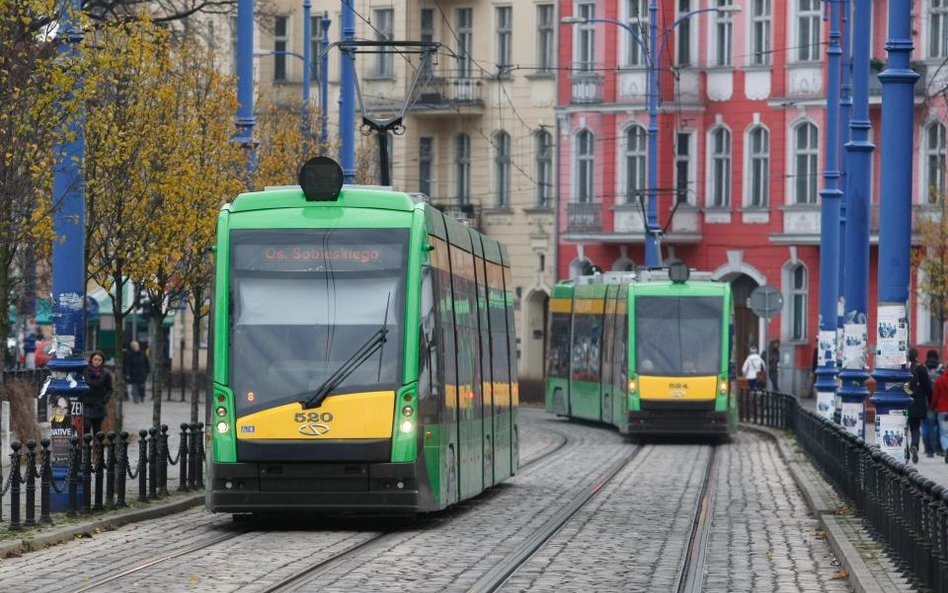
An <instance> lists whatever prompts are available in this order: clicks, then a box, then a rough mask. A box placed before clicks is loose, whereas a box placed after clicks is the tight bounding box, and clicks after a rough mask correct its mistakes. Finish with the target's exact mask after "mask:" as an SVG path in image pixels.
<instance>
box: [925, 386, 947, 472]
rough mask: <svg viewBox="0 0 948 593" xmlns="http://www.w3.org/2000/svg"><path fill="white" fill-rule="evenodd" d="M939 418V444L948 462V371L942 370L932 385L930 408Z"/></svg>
mask: <svg viewBox="0 0 948 593" xmlns="http://www.w3.org/2000/svg"><path fill="white" fill-rule="evenodd" d="M929 409H930V410H933V411H934V412H935V417H936V418H937V419H938V428H939V439H940V442H939V445H940V446H941V450H942V451H945V463H948V373H946V372H944V370H942V372H941V373H939V375H938V377H937V378H936V379H935V385H934V386H932V404H931V407H930V408H929Z"/></svg>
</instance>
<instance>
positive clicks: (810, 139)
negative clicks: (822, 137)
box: [793, 123, 819, 204]
mask: <svg viewBox="0 0 948 593" xmlns="http://www.w3.org/2000/svg"><path fill="white" fill-rule="evenodd" d="M817 134H818V132H817V130H816V126H815V125H814V124H812V123H804V124H800V125H799V126H797V128H796V130H794V133H793V160H794V171H793V179H794V184H793V199H794V200H793V201H794V202H795V203H797V204H816V197H817V195H818V194H817V187H816V186H817V182H818V181H819V175H818V171H817V163H818V160H819V152H818V151H819V149H818V146H817V144H818V136H817Z"/></svg>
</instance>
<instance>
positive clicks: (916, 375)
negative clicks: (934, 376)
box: [908, 348, 932, 463]
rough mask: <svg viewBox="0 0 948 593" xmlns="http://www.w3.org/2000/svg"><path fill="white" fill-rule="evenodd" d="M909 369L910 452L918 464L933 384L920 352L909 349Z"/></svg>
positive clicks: (913, 460) (914, 461)
mask: <svg viewBox="0 0 948 593" xmlns="http://www.w3.org/2000/svg"><path fill="white" fill-rule="evenodd" d="M908 361H909V367H910V369H911V372H912V378H911V379H910V380H909V383H908V393H909V394H910V395H911V396H912V403H910V404H909V407H908V426H909V432H910V433H911V435H912V440H911V445H910V449H909V452H910V453H911V456H912V462H913V463H918V441H919V440H920V437H921V426H922V422H923V421H924V420H925V419H926V418H927V417H928V408H929V405H930V403H931V399H932V383H931V379H929V378H928V369H927V368H925V365H923V364H920V363H919V362H918V350H917V349H915V348H909V351H908Z"/></svg>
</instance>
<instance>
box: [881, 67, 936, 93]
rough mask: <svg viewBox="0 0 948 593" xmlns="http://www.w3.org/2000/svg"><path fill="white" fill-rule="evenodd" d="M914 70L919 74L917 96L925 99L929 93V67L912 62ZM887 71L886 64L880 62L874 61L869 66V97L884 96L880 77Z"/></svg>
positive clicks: (916, 85) (916, 84) (916, 87)
mask: <svg viewBox="0 0 948 593" xmlns="http://www.w3.org/2000/svg"><path fill="white" fill-rule="evenodd" d="M909 67H910V68H912V70H915V71H916V72H918V76H919V78H918V82H916V83H915V96H916V97H924V96H925V94H926V92H927V91H928V77H927V76H926V75H927V74H928V67H927V66H926V65H925V64H924V63H923V62H912V63H911V64H910V66H909ZM884 70H885V64H884V63H883V62H881V61H878V60H873V61H872V62H871V63H870V64H869V96H870V97H881V96H882V82H881V81H880V80H879V78H878V75H879V74H882V72H883V71H884Z"/></svg>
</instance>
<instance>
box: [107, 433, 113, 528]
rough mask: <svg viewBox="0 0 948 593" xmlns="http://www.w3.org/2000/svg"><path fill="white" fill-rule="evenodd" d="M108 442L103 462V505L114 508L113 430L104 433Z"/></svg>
mask: <svg viewBox="0 0 948 593" xmlns="http://www.w3.org/2000/svg"><path fill="white" fill-rule="evenodd" d="M106 438H107V439H109V444H108V445H107V446H106V447H107V448H106V452H107V454H108V459H107V460H106V462H105V506H106V507H107V508H110V509H114V508H115V431H114V430H110V431H109V434H107V435H106Z"/></svg>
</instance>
